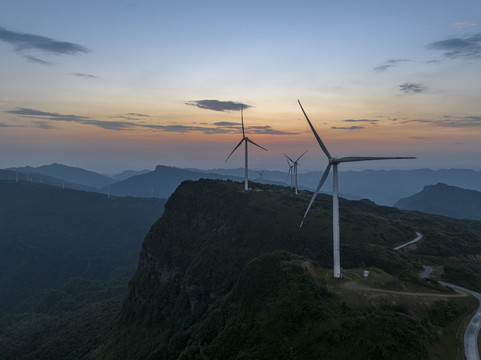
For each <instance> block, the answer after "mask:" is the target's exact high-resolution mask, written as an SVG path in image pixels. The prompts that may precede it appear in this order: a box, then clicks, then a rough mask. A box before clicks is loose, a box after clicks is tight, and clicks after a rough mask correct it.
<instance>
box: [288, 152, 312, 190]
mask: <svg viewBox="0 0 481 360" xmlns="http://www.w3.org/2000/svg"><path fill="white" fill-rule="evenodd" d="M306 152H307V150H306V151H304V152H303V153H302V155H301V156H299V157H298V158H297V160H296V161H294V160H292V159H291V158H290V157H289V156H287V155H286V154H284V156H285V157H286V159H287V163H288V164H289V171H292V175H293V176H294V179H295V185H296V186H295V189H296V195H297V194H298V186H297V165H299V159H300V158H301V157H303V156H304V155H305V154H306ZM289 161H290V163H289ZM291 163H292V166H291ZM291 184H292V178H291Z"/></svg>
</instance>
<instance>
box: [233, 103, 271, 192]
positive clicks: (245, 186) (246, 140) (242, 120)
mask: <svg viewBox="0 0 481 360" xmlns="http://www.w3.org/2000/svg"><path fill="white" fill-rule="evenodd" d="M241 124H242V140H241V141H240V142H239V144H237V146H236V147H235V148H234V150H232V152H231V153H230V154H229V156H228V157H227V159H225V161H227V160H229V158H230V157H231V155H232V154H233V153H234V151H236V150H237V148H238V147H239V146H241V144H242V142H243V141H244V142H245V167H244V176H245V180H244V189H245V190H249V179H248V176H249V169H248V166H247V165H248V164H247V163H248V161H247V143H251V144H254V145H255V146H257V147H259V148H261V149H262V150H265V151H267V149H265V148H263V147H262V146H260V145H257V144H256V143H255V142H254V141H252V140H251V139H249V138H248V137H247V136H246V134H245V131H244V105H241Z"/></svg>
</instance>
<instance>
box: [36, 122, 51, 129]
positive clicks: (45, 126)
mask: <svg viewBox="0 0 481 360" xmlns="http://www.w3.org/2000/svg"><path fill="white" fill-rule="evenodd" d="M32 124H33V127H36V128H38V129H46V130H50V129H55V126H52V125H51V124H49V123H48V122H47V121H32Z"/></svg>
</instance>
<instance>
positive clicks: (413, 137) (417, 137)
mask: <svg viewBox="0 0 481 360" xmlns="http://www.w3.org/2000/svg"><path fill="white" fill-rule="evenodd" d="M409 139H417V140H422V139H429V138H428V137H427V136H409Z"/></svg>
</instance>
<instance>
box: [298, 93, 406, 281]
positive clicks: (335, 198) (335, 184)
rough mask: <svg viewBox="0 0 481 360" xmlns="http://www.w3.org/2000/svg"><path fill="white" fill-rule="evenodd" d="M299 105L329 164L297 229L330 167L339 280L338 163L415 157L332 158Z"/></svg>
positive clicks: (336, 267) (336, 271)
mask: <svg viewBox="0 0 481 360" xmlns="http://www.w3.org/2000/svg"><path fill="white" fill-rule="evenodd" d="M297 102H298V103H299V106H300V107H301V110H302V112H303V113H304V116H305V117H306V120H307V122H308V123H309V126H310V127H311V130H312V132H313V133H314V136H315V137H316V139H317V142H318V143H319V146H320V147H321V149H322V151H323V152H324V154H326V156H327V158H328V159H329V164H328V165H327V168H326V170H325V171H324V174H323V175H322V178H321V180H320V181H319V185H317V188H316V191H315V192H314V194H313V195H312V198H311V202H310V203H309V206H308V207H307V210H306V213H305V214H304V218H303V219H302V222H301V225H300V227H299V229H300V228H302V225H303V224H304V220H305V219H306V216H307V213H308V212H309V209H310V208H311V206H312V203H313V202H314V200H315V199H316V196H317V194H318V193H319V190H320V189H321V187H322V184H324V182H325V181H326V179H327V176H328V175H329V171H330V170H331V166H332V168H333V171H332V185H333V190H332V230H333V231H332V232H333V234H332V236H333V239H332V243H333V256H334V277H335V278H340V277H341V263H340V262H341V260H340V251H339V199H338V175H337V166H338V165H339V164H340V163H344V162H353V161H368V160H389V159H396V160H397V159H415V157H400V156H396V157H369V156H347V157H341V158H335V157H332V156H331V154H330V153H329V151H328V150H327V148H326V146H325V145H324V143H323V142H322V140H321V138H320V137H319V135H317V132H316V130H315V129H314V126H312V124H311V122H310V121H309V118H308V117H307V114H306V112H305V111H304V108H303V107H302V105H301V102H300V101H299V100H297Z"/></svg>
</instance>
